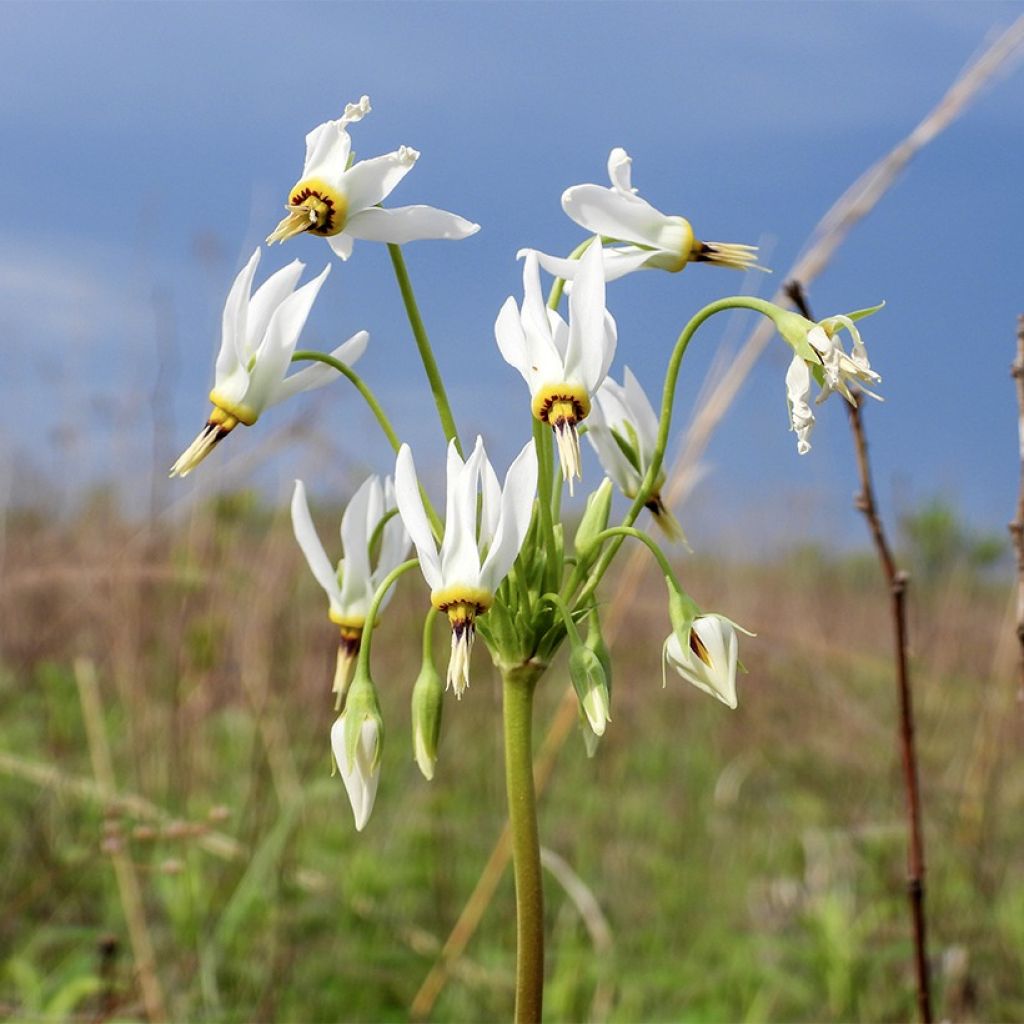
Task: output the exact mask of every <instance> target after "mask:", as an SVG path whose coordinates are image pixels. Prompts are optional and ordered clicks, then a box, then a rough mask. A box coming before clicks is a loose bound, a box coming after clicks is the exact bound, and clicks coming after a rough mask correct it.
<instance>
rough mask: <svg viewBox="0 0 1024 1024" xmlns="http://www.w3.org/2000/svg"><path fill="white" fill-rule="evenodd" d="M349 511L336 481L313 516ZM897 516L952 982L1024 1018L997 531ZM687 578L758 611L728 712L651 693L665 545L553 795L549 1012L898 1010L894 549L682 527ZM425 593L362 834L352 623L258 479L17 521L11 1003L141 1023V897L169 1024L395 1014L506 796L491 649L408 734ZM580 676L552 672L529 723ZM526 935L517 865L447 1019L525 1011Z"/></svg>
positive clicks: (903, 978)
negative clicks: (415, 740) (424, 743)
mask: <svg viewBox="0 0 1024 1024" xmlns="http://www.w3.org/2000/svg"><path fill="white" fill-rule="evenodd" d="M339 508H340V506H338V507H331V508H326V507H324V508H321V509H319V510H318V517H319V518H321V524H320V525H321V528H322V531H323V535H324V536H327V535H328V533H329V531H330V530H331V529H333V524H334V523H336V521H337V514H338V511H339ZM901 537H902V545H901V550H902V552H903V553H904V555H905V556H906V558H907V560H908V564H909V567H910V569H911V570H912V571H913V572H914V573H915V583H914V590H913V598H912V604H911V608H912V617H911V628H912V643H913V651H914V659H913V671H914V677H915V689H916V694H915V696H916V700H917V709H918V729H919V731H918V739H919V752H920V757H921V777H922V783H923V796H924V814H925V823H926V832H927V840H928V849H927V852H928V878H927V884H928V903H927V906H928V914H929V924H930V926H931V952H932V957H933V961H934V979H935V988H936V997H937V1008H938V1011H939V1013H940V1014H941V1016H942V1018H944V1019H949V1020H954V1021H972V1020H993V1021H994V1020H1020V1019H1021V1018H1022V1017H1024V984H1022V976H1021V961H1020V956H1021V950H1022V948H1024V863H1022V861H1021V858H1020V849H1021V845H1022V842H1024V819H1022V817H1021V815H1020V813H1019V808H1020V806H1021V799H1022V796H1024V776H1022V773H1021V771H1020V768H1019V764H1018V763H1017V754H1018V751H1019V749H1020V746H1019V744H1020V737H1021V721H1020V717H1019V708H1018V707H1017V706H1016V703H1015V698H1016V695H1015V682H1014V666H1015V657H1016V646H1015V644H1016V641H1015V637H1014V633H1013V623H1012V607H1011V603H1010V596H1011V588H1010V579H1009V571H1008V568H1007V563H1006V559H1005V558H1004V557H1002V556H1004V555H1005V547H1006V546H1005V544H1004V543H1003V539H1002V538H1001V537H988V536H978V535H976V534H974V533H972V532H971V531H970V530H968V529H967V528H966V527H963V526H962V525H961V524H959V522H958V520H957V517H956V514H955V511H954V510H953V509H952V508H950V507H949V506H948V505H945V504H943V503H941V502H936V503H933V504H931V505H930V506H928V507H926V508H923V509H920V510H918V511H917V512H915V513H913V514H908V515H907V516H905V517H904V522H903V529H902V531H901ZM681 572H682V578H683V579H684V581H685V582H686V584H687V585H688V586H689V587H690V589H691V590H692V592H693V593H695V594H698V595H700V597H701V599H702V600H703V601H705V602H706V604H707V606H708V607H714V608H723V609H728V610H729V612H730V614H732V615H734V616H735V617H736V618H737V620H738V621H740V622H741V623H743V624H744V625H746V626H748V627H750V628H751V629H754V630H756V631H757V632H758V634H759V636H758V638H757V639H756V640H750V641H747V642H745V644H744V649H743V651H742V657H743V659H744V661H745V663H746V665H747V667H748V669H749V675H748V676H746V677H744V678H743V679H742V681H741V695H740V700H741V702H740V707H739V709H738V710H737V711H736V712H729V711H728V709H726V708H724V707H722V706H721V705H719V704H718V703H717V702H715V701H712V700H710V699H708V698H707V697H706V696H704V695H702V694H700V693H698V692H697V691H695V690H692V689H690V688H688V687H686V686H685V684H683V683H682V682H681V681H680V680H678V679H676V678H673V679H670V680H669V685H668V687H667V688H666V689H665V690H662V688H661V670H660V664H659V655H660V645H661V642H662V640H663V638H664V635H665V633H666V632H667V622H666V621H665V615H664V609H663V597H662V584H661V582H660V580H659V578H658V577H657V575H656V573H653V572H652V573H651V574H650V575H649V576H647V577H645V581H644V585H643V586H642V588H641V591H640V594H639V596H638V598H637V600H636V601H635V602H633V604H632V606H631V608H630V611H629V614H628V617H627V621H625V622H624V625H623V629H622V630H621V633H620V639H619V641H618V642H617V643H616V644H615V645H614V648H613V656H614V660H615V678H614V693H613V723H612V726H611V727H610V728H609V731H608V733H607V735H606V737H605V738H604V740H603V741H602V743H601V745H600V748H599V750H598V752H597V755H596V756H595V757H594V759H593V760H588V759H587V757H586V756H585V752H584V749H583V744H582V742H581V740H580V738H579V737H578V736H577V737H573V738H572V740H571V741H570V742H569V743H568V744H567V745H566V747H565V748H564V750H563V751H562V752H561V755H560V757H559V760H558V764H557V770H556V773H555V776H554V781H553V783H552V785H551V787H550V789H549V791H548V792H547V794H546V796H545V797H544V799H543V803H542V822H541V830H542V831H541V835H542V842H543V844H544V845H545V846H546V847H547V848H548V849H549V850H550V851H552V852H553V853H555V854H557V856H558V857H560V858H562V859H563V860H564V861H565V862H566V864H567V865H568V866H569V868H571V872H573V873H575V875H576V876H578V880H579V883H581V885H582V886H583V887H584V890H583V891H584V896H583V897H581V896H580V895H579V893H578V892H576V890H575V889H572V887H571V886H570V889H572V891H573V893H574V896H570V895H569V890H567V889H566V888H565V887H563V885H561V884H560V883H559V881H557V880H556V879H555V878H554V877H553V876H550V875H549V877H548V905H547V926H548V932H549V935H550V948H549V959H548V971H549V982H548V994H547V1005H546V1010H547V1014H548V1016H549V1017H550V1019H552V1020H585V1019H607V1020H619V1021H637V1020H664V1021H669V1020H689V1021H705V1020H706V1021H733V1020H743V1021H759V1020H809V1021H810V1020H837V1021H839V1020H905V1019H908V1018H910V1017H911V1016H912V1015H913V1005H914V1004H913V984H912V975H911V944H910V938H909V922H908V917H907V913H906V904H905V895H904V872H905V868H904V850H905V831H904V823H903V813H902V807H903V804H902V800H903V798H902V792H901V789H900V785H899V775H898V771H899V765H898V755H897V748H896V744H895V729H896V717H895V692H894V687H893V682H892V667H891V660H890V657H889V652H890V632H889V630H890V625H889V620H888V614H887V602H886V596H885V592H884V589H883V586H882V582H881V578H880V573H879V570H878V568H877V565H876V563H875V561H874V559H873V556H871V555H870V554H868V553H867V552H864V553H858V552H856V551H854V552H852V553H849V554H846V555H842V556H830V555H829V554H828V553H827V552H826V551H824V550H822V549H819V548H816V547H807V546H804V547H798V548H790V549H788V550H779V551H778V552H777V553H773V554H772V555H770V556H767V557H766V558H764V559H762V560H759V561H756V562H745V563H737V562H733V561H730V560H728V559H726V558H725V557H721V556H719V557H707V556H705V557H691V558H688V559H686V560H685V561H684V562H683V563H682V564H681ZM409 579H411V577H410V578H409ZM422 600H423V594H422V591H421V588H420V587H419V586H418V584H417V585H415V586H414V585H411V584H407V585H405V586H402V587H400V592H399V594H398V597H397V598H396V601H395V602H394V603H393V604H392V605H391V607H390V608H389V610H388V613H387V616H386V618H385V620H384V622H383V623H382V625H381V626H380V627H379V629H380V636H379V639H378V643H377V644H376V645H375V648H374V654H375V663H376V664H375V672H374V674H375V678H376V680H377V682H378V685H379V687H380V690H381V694H382V704H383V710H384V714H385V718H386V722H387V726H388V736H387V740H386V748H385V755H384V766H383V776H382V784H381V788H380V792H379V795H378V799H377V805H376V809H375V811H374V814H373V817H372V819H371V821H370V824H369V826H368V828H367V830H366V831H365V833H363V834H362V835H357V834H356V833H355V832H354V830H353V828H352V824H351V814H350V811H349V808H348V805H347V800H346V797H345V794H344V790H343V787H342V785H341V783H340V780H338V779H337V778H331V773H330V760H329V750H328V742H327V735H328V730H329V727H330V724H331V720H332V713H331V707H330V705H331V702H330V699H329V695H328V689H329V684H330V678H331V672H332V663H333V657H334V642H335V639H334V631H333V629H332V628H331V627H330V625H329V624H328V622H327V621H326V617H325V615H324V607H323V598H322V594H321V593H320V591H319V589H318V588H317V587H316V584H315V583H314V581H313V580H312V578H311V577H310V576H309V574H308V572H307V570H306V567H305V565H304V563H303V562H302V560H301V557H300V555H299V553H298V551H297V548H296V546H295V544H294V540H293V538H292V536H291V531H290V525H289V523H288V521H287V517H286V512H285V511H284V510H282V509H280V508H273V507H267V506H265V505H264V504H262V503H261V500H260V499H259V498H258V497H257V496H256V495H255V494H254V493H249V492H238V493H233V494H225V495H222V496H220V497H218V498H216V499H213V500H210V501H207V502H204V503H202V504H200V505H197V506H196V508H194V509H193V511H192V512H191V513H190V514H189V515H188V516H186V517H184V518H183V519H182V520H181V521H180V522H179V523H177V524H175V525H173V526H166V525H160V524H159V523H152V524H150V525H145V524H142V525H140V524H139V523H138V522H129V521H126V520H125V519H124V518H122V516H121V515H120V514H119V513H118V511H117V509H116V504H115V503H114V502H112V501H111V500H110V497H109V495H106V494H105V493H104V492H102V491H97V492H96V493H95V495H94V496H93V497H92V498H91V499H90V500H89V501H87V502H84V503H83V504H82V505H81V506H80V507H79V508H78V509H76V510H75V511H74V512H73V513H69V514H68V515H66V516H65V517H63V518H61V519H59V520H57V521H54V519H52V518H51V517H50V516H48V515H47V514H45V512H44V511H43V510H42V509H20V510H18V511H17V512H13V513H10V514H9V515H8V516H7V520H6V543H5V569H4V573H3V578H2V583H0V613H2V621H3V623H4V660H3V668H2V676H0V707H2V715H3V721H4V730H3V744H2V747H3V749H2V752H0V792H2V801H3V808H4V810H3V813H2V815H0V829H2V837H0V841H2V843H3V848H4V851H5V854H4V872H3V877H2V880H0V892H2V901H3V905H4V906H5V908H6V910H5V913H4V915H3V918H2V920H0V961H2V973H0V978H2V981H0V1003H2V1012H3V1014H4V1016H5V1017H7V1018H9V1019H20V1020H26V1019H51V1020H67V1019H76V1020H107V1019H110V1020H130V1019H138V1018H139V1017H140V1015H142V1013H143V1010H144V1006H143V1001H142V997H141V995H140V986H139V983H138V981H137V979H136V977H135V974H134V969H133V968H134V965H133V956H132V944H131V941H130V937H129V929H128V924H127V923H126V922H127V919H128V918H130V917H134V919H135V920H134V925H135V927H136V929H137V930H138V929H140V928H141V929H142V932H141V933H139V932H138V931H137V934H136V941H138V936H139V934H142V935H144V936H145V938H146V940H147V941H148V942H149V943H151V945H152V950H153V957H154V962H153V964H152V965H151V966H149V967H148V968H147V971H146V973H147V974H148V975H149V976H150V983H151V984H153V983H154V979H155V984H157V985H158V986H159V991H160V993H161V994H162V995H161V998H162V1000H163V1002H164V1005H165V1007H166V1011H167V1013H168V1015H169V1016H170V1018H171V1019H173V1020H190V1021H250V1020H282V1021H283V1020H296V1021H298V1020H305V1021H314V1020H346V1021H358V1020H402V1019H407V1016H408V1007H409V1004H410V1001H411V999H412V998H413V995H414V994H415V992H416V989H417V988H418V986H419V984H420V983H421V981H422V979H423V977H424V975H425V974H426V972H427V971H428V970H429V968H430V966H431V965H432V963H433V962H434V959H435V956H436V954H437V951H438V948H439V945H440V943H441V942H442V941H443V940H444V938H445V936H446V935H447V932H448V929H449V928H450V927H451V925H452V923H453V922H454V920H455V918H456V916H457V914H458V912H459V910H460V909H461V908H462V906H463V903H464V901H465V899H466V897H467V895H468V893H469V892H470V890H471V888H472V886H473V884H474V882H475V880H476V878H477V876H478V874H479V871H480V869H481V867H482V865H483V863H484V861H485V860H486V857H487V855H488V853H489V851H490V847H491V845H492V842H493V840H494V838H495V837H496V836H497V834H498V831H499V829H500V826H501V824H502V822H503V818H504V806H505V803H504V790H503V777H502V769H501V739H500V715H499V711H500V709H499V686H498V680H497V679H496V677H495V676H494V674H493V673H492V672H491V671H490V670H489V666H488V664H487V659H486V656H485V654H484V652H483V651H482V650H481V651H479V652H478V654H477V657H476V660H475V665H474V677H473V685H472V687H471V689H470V691H469V693H468V695H467V697H466V699H464V700H463V701H462V702H461V704H459V705H456V704H455V702H454V701H452V700H449V701H448V703H447V706H446V712H445V714H446V718H445V723H444V729H443V735H442V746H441V758H440V761H439V765H438V772H437V776H436V778H435V780H434V782H433V783H432V784H427V783H425V782H424V781H423V780H422V779H421V778H420V776H419V774H418V772H417V770H416V768H415V765H414V763H413V761H412V756H411V747H410V743H409V739H408V699H409V692H410V688H411V684H412V681H413V679H414V677H415V674H416V671H417V668H418V653H419V652H418V643H417V637H416V631H415V630H414V629H410V628H409V622H410V617H414V616H415V620H416V621H418V617H419V613H420V611H421V610H422ZM566 685H567V684H566V678H565V675H564V670H563V668H562V666H560V665H558V664H556V667H555V669H554V670H553V671H552V672H551V673H550V674H549V676H548V677H547V679H546V681H545V683H544V684H543V686H542V694H541V699H540V707H539V710H538V727H540V728H542V727H543V724H544V723H545V722H546V720H547V719H548V718H549V717H550V715H551V713H552V710H553V708H554V706H555V704H556V703H557V702H558V700H559V699H560V697H561V695H562V692H563V688H564V687H565V686H566ZM449 696H450V695H449ZM106 748H109V761H107V760H106V759H107V757H108V755H107V753H105V749H106ZM108 772H109V773H110V777H109V778H107V773H108ZM561 877H565V875H564V872H563V873H561ZM131 878H134V883H133V882H132V881H130V879H131ZM135 885H137V889H138V905H136V902H135V899H134V897H133V895H132V891H133V888H134V886H135ZM513 931H514V929H513V903H512V891H511V880H510V878H509V877H508V876H506V878H505V879H504V880H503V882H502V885H501V886H500V888H499V890H498V893H497V896H496V899H495V900H494V902H493V904H492V905H491V907H490V908H489V909H488V911H487V913H486V915H485V917H484V919H483V922H482V925H481V928H480V931H479V933H478V934H477V935H476V936H475V937H474V939H473V940H472V942H471V943H470V945H469V947H468V950H467V954H466V956H465V958H464V959H463V960H462V961H461V962H459V963H458V965H457V966H456V968H455V970H454V972H453V976H452V978H451V980H450V981H449V983H448V985H447V987H446V988H445V989H444V991H443V992H442V994H441V996H440V999H439V1001H438V1003H437V1006H436V1008H435V1011H434V1017H435V1019H438V1020H482V1019H502V1018H504V1017H505V1016H507V1013H508V1008H509V1006H510V999H511V984H512V975H511V966H512V955H513Z"/></svg>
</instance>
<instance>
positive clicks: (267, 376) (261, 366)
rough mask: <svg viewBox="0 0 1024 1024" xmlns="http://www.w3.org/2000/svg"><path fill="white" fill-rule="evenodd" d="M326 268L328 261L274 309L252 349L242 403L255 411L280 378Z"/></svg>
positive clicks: (263, 404)
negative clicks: (252, 362) (250, 364)
mask: <svg viewBox="0 0 1024 1024" xmlns="http://www.w3.org/2000/svg"><path fill="white" fill-rule="evenodd" d="M330 270H331V266H330V264H328V265H327V266H326V267H324V269H323V272H322V273H321V274H320V275H319V276H318V277H315V278H313V280H312V281H308V282H307V283H306V284H304V285H303V286H302V287H301V288H299V289H298V291H295V292H292V294H291V295H289V296H288V297H287V298H286V299H285V300H284V302H282V303H281V304H280V305H279V306H278V307H277V309H276V310H274V315H273V316H272V317H271V318H270V323H269V324H268V325H267V333H266V335H265V336H264V338H263V341H262V342H261V343H260V347H259V348H258V349H257V351H256V363H255V365H254V366H253V368H252V372H251V373H250V374H249V388H248V391H247V392H246V395H245V403H246V404H247V405H248V406H250V407H251V408H252V409H254V410H256V412H257V414H258V413H260V412H262V411H263V410H264V409H265V408H266V407H267V405H269V404H270V402H271V401H272V400H273V398H274V393H275V392H276V391H277V390H278V388H279V387H280V385H281V382H282V381H283V380H284V376H285V374H286V373H287V372H288V365H289V363H290V362H291V358H292V352H294V351H295V344H296V342H297V341H298V340H299V334H300V333H301V331H302V328H303V327H304V326H305V324H306V318H307V317H308V316H309V311H310V310H311V309H312V308H313V302H314V301H315V300H316V297H317V295H318V294H319V292H320V289H321V287H322V286H323V283H324V281H325V280H326V279H327V275H328V274H329V273H330Z"/></svg>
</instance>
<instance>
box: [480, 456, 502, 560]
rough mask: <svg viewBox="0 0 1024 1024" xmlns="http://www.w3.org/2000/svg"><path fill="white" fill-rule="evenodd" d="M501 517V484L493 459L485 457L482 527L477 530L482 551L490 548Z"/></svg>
mask: <svg viewBox="0 0 1024 1024" xmlns="http://www.w3.org/2000/svg"><path fill="white" fill-rule="evenodd" d="M500 518H501V484H499V483H498V474H497V473H495V472H494V467H493V466H492V465H491V460H490V459H484V461H483V462H482V463H481V465H480V529H479V531H478V532H477V547H478V548H479V549H480V550H481V551H487V550H488V548H490V546H491V541H492V540H494V532H495V530H497V528H498V521H499V519H500Z"/></svg>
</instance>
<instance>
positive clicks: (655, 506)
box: [644, 494, 691, 550]
mask: <svg viewBox="0 0 1024 1024" xmlns="http://www.w3.org/2000/svg"><path fill="white" fill-rule="evenodd" d="M644 507H645V508H646V509H647V510H648V511H649V512H650V513H651V517H652V518H653V519H654V522H655V525H656V526H657V527H658V529H659V530H661V532H662V533H663V534H664V535H665V538H666V539H667V540H670V541H672V543H673V544H682V545H684V546H685V547H686V549H687V550H691V549H690V545H689V542H688V541H687V540H686V534H685V533H684V532H683V528H682V526H680V525H679V520H678V519H676V517H675V515H673V513H672V510H671V509H670V508H669V507H668V506H667V505H666V504H665V502H664V500H663V499H662V497H661V495H660V494H655V495H653V496H652V497H651V499H650V501H648V502H645V504H644Z"/></svg>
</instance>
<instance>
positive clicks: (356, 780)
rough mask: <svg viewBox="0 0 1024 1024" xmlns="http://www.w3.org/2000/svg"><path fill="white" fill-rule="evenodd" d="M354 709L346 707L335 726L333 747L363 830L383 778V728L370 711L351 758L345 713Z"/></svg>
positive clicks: (357, 826)
mask: <svg viewBox="0 0 1024 1024" xmlns="http://www.w3.org/2000/svg"><path fill="white" fill-rule="evenodd" d="M350 713H351V712H349V711H348V710H346V711H344V712H343V713H342V714H341V715H340V716H339V717H338V719H337V721H336V722H335V723H334V725H333V726H332V727H331V749H332V750H333V752H334V760H335V763H336V764H337V766H338V772H339V773H340V774H341V781H342V782H344V783H345V790H346V791H347V793H348V799H349V803H350V804H351V805H352V814H353V815H354V816H355V819H356V831H357V832H362V830H363V828H364V827H365V825H366V823H367V822H368V821H369V820H370V812H371V811H372V810H373V802H374V800H376V798H377V784H378V783H379V782H380V746H381V730H380V722H379V720H378V719H377V718H376V717H374V716H371V715H367V716H366V717H365V718H364V719H363V722H362V725H361V726H360V728H359V738H358V741H357V743H356V745H355V751H354V753H353V756H352V758H351V759H350V758H349V756H348V753H347V751H346V750H345V746H346V744H345V716H346V715H348V714H350Z"/></svg>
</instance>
